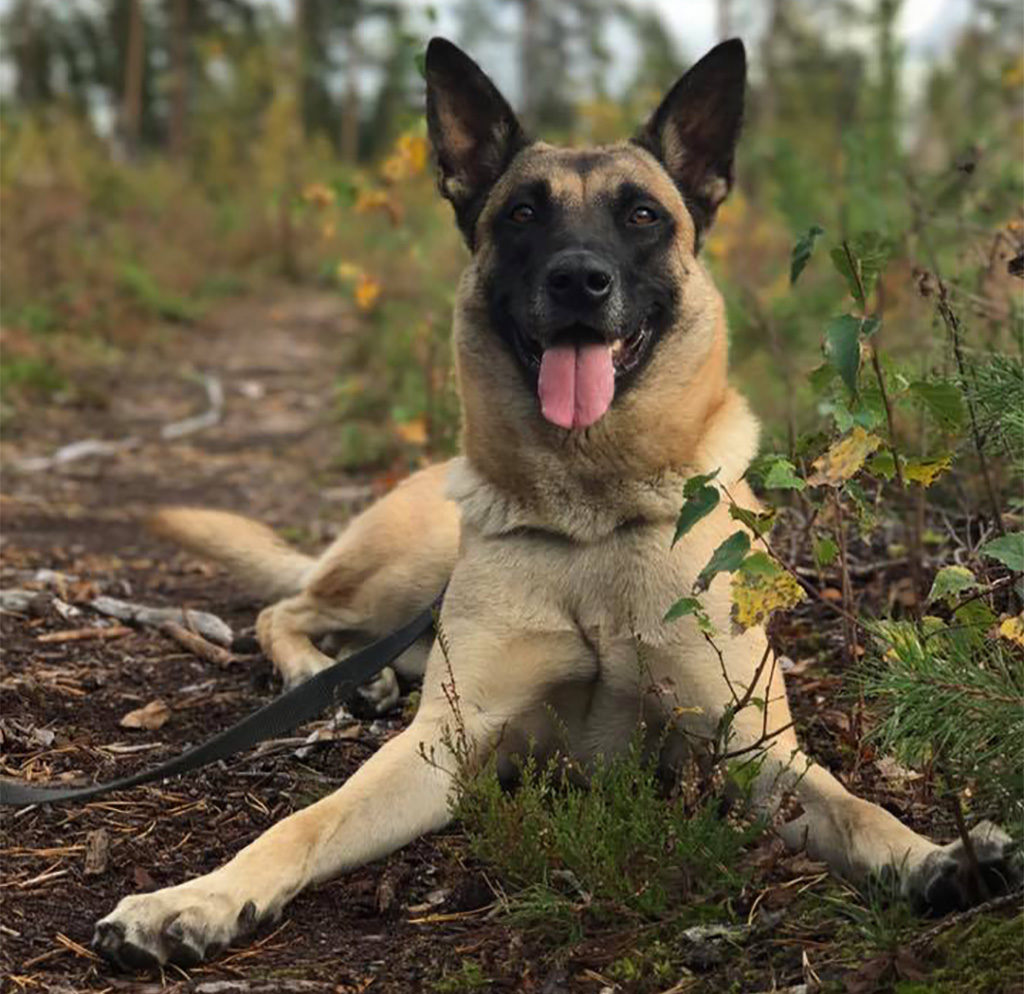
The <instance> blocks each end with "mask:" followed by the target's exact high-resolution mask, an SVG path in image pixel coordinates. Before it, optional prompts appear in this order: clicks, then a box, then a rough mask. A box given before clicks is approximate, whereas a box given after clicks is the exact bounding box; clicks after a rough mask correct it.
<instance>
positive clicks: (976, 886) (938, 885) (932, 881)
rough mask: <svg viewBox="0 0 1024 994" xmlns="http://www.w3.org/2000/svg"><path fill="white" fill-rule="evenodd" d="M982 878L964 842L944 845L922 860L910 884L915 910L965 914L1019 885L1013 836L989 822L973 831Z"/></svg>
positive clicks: (975, 851)
mask: <svg viewBox="0 0 1024 994" xmlns="http://www.w3.org/2000/svg"><path fill="white" fill-rule="evenodd" d="M970 838H971V846H972V848H973V850H974V855H975V857H976V859H977V862H978V870H979V871H980V879H978V876H977V875H976V874H975V873H974V871H973V868H972V866H971V860H970V858H969V857H968V855H967V850H966V848H965V847H964V843H963V840H962V839H958V840H957V841H956V842H951V843H950V844H949V845H947V846H942V847H941V848H939V849H937V850H936V851H935V852H933V853H931V854H929V855H928V856H927V857H925V859H924V860H923V861H922V863H921V864H920V866H918V867H917V868H916V869H915V870H914V872H913V873H912V874H911V876H910V879H909V881H908V890H909V896H910V899H911V901H912V902H913V903H914V906H915V908H916V909H917V910H918V911H920V912H922V913H924V914H931V915H944V914H947V913H948V912H950V911H963V910H965V909H966V908H970V907H972V906H974V905H975V904H980V903H981V902H982V901H986V900H988V899H990V898H992V897H997V896H998V895H1000V894H1005V893H1007V892H1008V891H1011V890H1014V889H1015V888H1016V887H1019V886H1020V883H1021V879H1022V863H1021V854H1020V852H1019V850H1018V849H1017V848H1016V847H1015V846H1014V844H1013V841H1012V840H1011V838H1010V836H1009V835H1007V834H1006V832H1004V831H1003V830H1002V829H1001V828H999V827H998V826H997V825H993V824H992V822H990V821H983V822H980V823H979V824H978V825H976V826H975V827H974V828H973V829H972V830H971V832H970Z"/></svg>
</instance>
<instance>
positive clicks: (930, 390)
mask: <svg viewBox="0 0 1024 994" xmlns="http://www.w3.org/2000/svg"><path fill="white" fill-rule="evenodd" d="M910 392H911V394H913V396H914V397H916V398H917V399H918V400H919V401H921V403H922V404H923V405H924V408H925V410H927V412H928V413H929V414H930V415H931V417H932V420H933V421H934V422H935V423H936V424H937V425H938V426H939V427H940V428H942V429H943V430H945V431H958V430H959V429H960V428H962V427H963V425H964V421H965V419H966V409H965V407H964V395H963V391H962V390H961V389H960V387H959V386H958V385H957V384H956V383H951V382H950V381H949V380H940V381H939V382H937V383H934V382H933V383H927V382H924V381H923V380H918V381H917V382H915V383H911V384H910Z"/></svg>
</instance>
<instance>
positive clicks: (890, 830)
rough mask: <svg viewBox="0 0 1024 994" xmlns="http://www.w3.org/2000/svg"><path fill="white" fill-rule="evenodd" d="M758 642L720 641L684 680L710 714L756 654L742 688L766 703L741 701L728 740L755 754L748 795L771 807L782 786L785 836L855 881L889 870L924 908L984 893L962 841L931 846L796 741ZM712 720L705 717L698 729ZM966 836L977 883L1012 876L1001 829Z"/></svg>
mask: <svg viewBox="0 0 1024 994" xmlns="http://www.w3.org/2000/svg"><path fill="white" fill-rule="evenodd" d="M765 652H766V645H765V641H764V637H763V634H761V633H759V632H756V631H752V632H748V633H747V634H746V635H745V636H744V637H743V638H742V639H736V640H734V641H733V642H732V643H731V644H730V645H728V646H727V647H726V649H725V652H724V658H723V661H722V663H721V664H719V663H718V661H717V660H715V661H711V660H705V662H704V664H703V665H702V668H701V673H702V674H703V679H699V680H696V681H692V682H691V683H690V684H689V686H688V690H691V691H693V692H695V694H696V695H697V696H698V698H699V699H697V700H694V701H693V703H695V704H698V705H699V706H700V707H701V708H703V709H704V710H705V713H706V715H708V716H711V717H712V718H714V720H716V721H717V720H718V718H719V717H720V716H721V715H722V713H723V705H724V704H727V703H728V702H729V701H730V700H734V698H733V696H732V695H733V694H734V693H735V694H736V695H737V696H739V697H740V698H741V699H742V696H743V694H744V693H745V692H746V687H747V684H748V683H749V682H750V680H751V679H752V676H753V674H754V673H755V672H756V670H757V666H756V664H757V662H758V660H761V659H765V665H764V666H763V667H761V672H760V676H759V679H758V683H757V687H756V689H755V691H754V692H753V693H752V694H751V696H752V697H755V698H757V699H759V700H763V701H766V702H767V705H766V706H767V713H765V712H763V711H762V710H761V709H760V707H757V706H754V705H751V704H748V705H747V706H746V707H745V708H744V709H742V710H741V711H740V712H739V713H738V714H737V715H736V717H735V719H734V721H733V723H732V726H731V731H732V735H731V738H730V741H729V744H728V749H729V751H731V752H741V751H742V750H750V751H748V752H745V753H742V755H743V758H749V759H754V760H755V761H757V762H759V763H760V772H759V774H758V778H757V781H756V783H755V787H754V790H755V799H757V800H759V801H760V802H761V803H762V804H763V805H765V806H766V807H769V808H771V807H773V806H774V805H775V803H776V802H777V801H778V800H779V798H780V796H781V794H782V793H783V792H785V791H791V792H792V794H793V795H794V797H795V799H796V800H797V802H798V803H799V806H800V807H801V808H802V813H800V814H799V815H798V816H797V817H796V818H794V819H793V820H792V821H790V822H788V823H786V824H783V825H782V826H781V827H780V829H779V832H780V834H781V835H782V838H783V839H784V840H785V842H786V843H787V844H788V845H789V846H790V847H791V848H796V849H799V848H806V850H807V852H808V854H809V855H811V856H812V857H813V858H815V859H820V860H822V861H824V862H826V863H827V864H828V865H829V867H830V869H832V870H833V872H835V873H837V874H839V875H841V876H844V877H846V878H848V879H850V880H852V881H854V882H864V881H867V880H869V879H871V878H895V880H896V882H897V884H898V888H899V891H900V893H902V894H903V895H904V896H905V897H907V898H909V899H910V900H911V901H912V903H913V904H914V905H915V906H916V907H917V908H918V909H919V910H921V911H924V912H932V913H941V912H944V911H948V910H952V909H956V908H964V907H968V906H970V905H971V904H974V903H977V901H978V900H979V899H982V898H983V896H984V895H983V894H978V893H976V892H975V889H974V883H973V881H972V873H971V869H970V866H969V858H968V855H967V853H966V852H965V851H964V847H963V845H962V843H961V842H959V841H957V842H953V843H951V844H949V845H945V846H940V845H937V844H936V843H934V842H932V841H930V840H929V839H926V838H925V837H924V836H922V835H919V834H918V833H917V832H915V831H913V830H912V829H911V828H909V827H908V826H906V825H904V824H903V823H902V822H900V821H899V819H897V818H895V817H894V816H893V815H891V814H890V813H889V812H888V811H885V810H884V809H882V808H880V807H879V806H878V805H877V804H872V803H871V802H869V801H865V800H862V799H861V798H858V797H855V796H854V795H853V794H851V793H850V792H849V791H848V790H847V789H846V788H845V787H844V786H843V785H842V784H841V783H840V782H839V781H838V780H837V779H836V778H835V777H834V776H833V775H832V774H831V773H829V772H828V771H827V770H826V769H825V768H824V767H822V766H819V765H817V764H815V763H814V762H813V761H812V760H811V759H810V758H809V757H808V756H807V755H806V754H805V753H804V752H803V751H801V749H800V747H799V745H798V744H797V739H796V735H795V733H794V732H793V729H792V727H791V725H792V719H791V717H790V711H789V704H788V702H787V700H786V691H785V685H784V682H783V677H782V672H781V670H779V669H778V668H777V667H774V666H772V664H771V657H770V656H767V655H766V654H765ZM723 666H724V667H726V668H727V669H728V671H729V672H730V673H731V676H730V682H731V683H732V687H731V688H730V687H729V686H728V684H727V683H726V682H725V680H724V678H723V677H722V675H721V673H722V668H723ZM769 679H770V681H771V685H770V686H768V682H769ZM700 698H702V699H700ZM711 727H713V726H712V725H710V724H709V725H707V726H706V727H705V732H707V731H709V730H710V728H711ZM971 837H972V841H973V848H974V850H975V854H976V856H977V860H978V863H979V865H980V868H981V871H982V876H983V878H984V882H983V888H987V889H988V890H989V891H990V892H992V893H999V892H1003V891H1005V890H1007V889H1008V888H1012V887H1013V886H1015V885H1016V883H1018V882H1019V880H1020V866H1019V864H1018V863H1016V862H1015V861H1014V859H1013V857H1012V855H1011V851H1010V841H1011V840H1010V837H1009V836H1008V835H1007V834H1006V833H1005V832H1003V831H1002V830H1001V829H999V828H997V827H996V826H994V825H992V824H991V823H989V822H983V823H981V824H979V825H978V826H977V827H976V828H975V829H974V831H973V832H972V833H971Z"/></svg>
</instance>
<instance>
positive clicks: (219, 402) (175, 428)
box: [160, 376, 224, 439]
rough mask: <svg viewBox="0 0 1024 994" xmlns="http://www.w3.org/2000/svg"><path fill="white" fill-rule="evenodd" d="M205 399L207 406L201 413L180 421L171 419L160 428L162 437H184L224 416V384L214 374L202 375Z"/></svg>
mask: <svg viewBox="0 0 1024 994" xmlns="http://www.w3.org/2000/svg"><path fill="white" fill-rule="evenodd" d="M203 386H204V387H205V388H206V399H207V401H208V403H209V405H210V406H209V407H208V408H207V409H206V410H205V411H204V412H203V413H202V414H194V415H193V416H192V417H190V418H183V419H182V420H181V421H172V422H171V423H170V424H169V425H164V426H163V428H161V429H160V437H161V438H163V439H173V438H184V437H185V436H186V435H191V434H193V433H194V432H197V431H202V430H203V429H204V428H212V427H213V426H214V425H215V424H217V423H218V422H219V421H220V419H221V418H222V417H223V416H224V386H223V384H222V383H221V381H220V380H219V379H218V378H217V377H216V376H204V377H203Z"/></svg>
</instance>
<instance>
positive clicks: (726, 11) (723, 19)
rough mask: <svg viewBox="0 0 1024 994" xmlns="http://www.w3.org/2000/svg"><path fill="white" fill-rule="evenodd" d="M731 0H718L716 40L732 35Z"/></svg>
mask: <svg viewBox="0 0 1024 994" xmlns="http://www.w3.org/2000/svg"><path fill="white" fill-rule="evenodd" d="M732 34H733V32H732V0H718V40H719V41H725V39H726V38H731V37H732Z"/></svg>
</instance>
